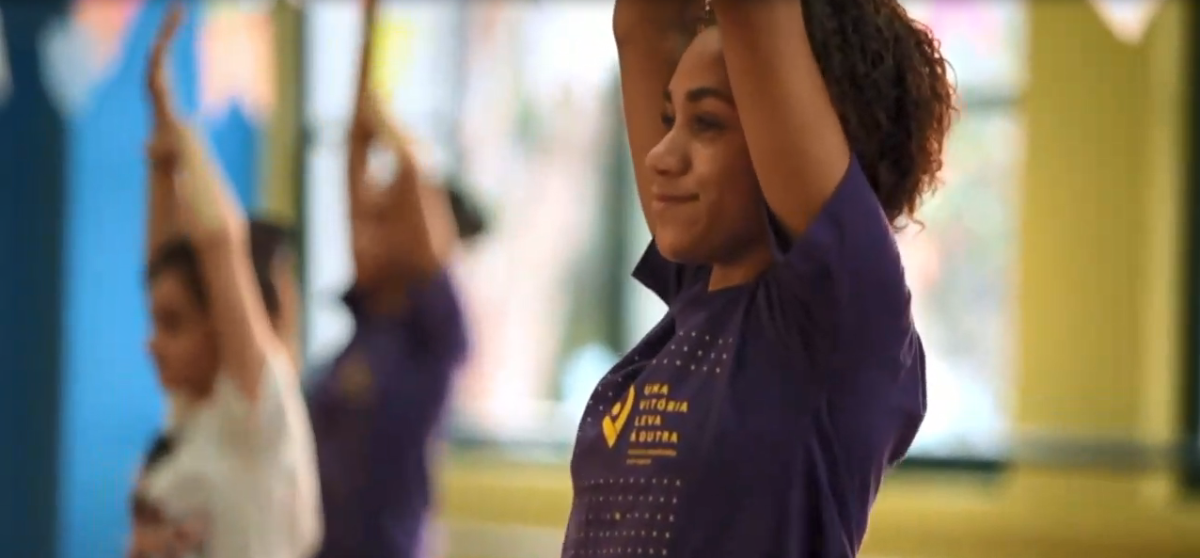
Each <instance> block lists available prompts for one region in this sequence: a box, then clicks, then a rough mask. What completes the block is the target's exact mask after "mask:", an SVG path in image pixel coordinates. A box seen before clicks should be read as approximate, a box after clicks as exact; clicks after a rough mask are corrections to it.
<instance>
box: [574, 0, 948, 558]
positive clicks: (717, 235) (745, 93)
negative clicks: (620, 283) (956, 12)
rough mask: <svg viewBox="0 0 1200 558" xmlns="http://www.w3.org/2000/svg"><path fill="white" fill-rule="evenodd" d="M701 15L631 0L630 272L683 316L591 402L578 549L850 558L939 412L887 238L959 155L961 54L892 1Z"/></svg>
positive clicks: (578, 462)
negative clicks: (949, 155) (955, 84)
mask: <svg viewBox="0 0 1200 558" xmlns="http://www.w3.org/2000/svg"><path fill="white" fill-rule="evenodd" d="M697 8H700V7H699V6H696V3H695V2H691V1H687V0H674V1H656V2H650V1H644V0H617V3H616V8H615V13H614V16H613V17H614V21H613V25H614V31H615V34H616V39H617V44H618V51H619V57H620V70H621V82H622V88H623V97H624V99H623V100H624V110H625V116H626V125H627V127H628V135H629V143H630V148H631V150H632V154H633V157H634V160H635V162H637V163H638V167H637V183H638V191H639V195H640V197H641V201H642V207H643V211H644V213H645V216H646V220H647V223H648V225H649V226H650V231H651V233H652V236H653V238H654V241H653V243H652V244H651V246H650V247H649V248H648V249H647V250H646V253H645V255H644V257H643V258H642V260H641V261H640V263H639V264H638V265H637V268H636V269H635V271H634V277H635V278H637V279H638V280H639V281H640V282H642V283H643V284H644V285H645V286H646V287H647V288H649V289H651V290H652V291H654V292H655V293H656V294H658V296H660V297H661V298H662V299H663V300H664V301H665V302H666V303H667V305H668V306H669V310H668V312H667V315H666V316H665V317H664V318H663V320H662V321H661V322H660V323H659V324H658V326H656V327H655V328H654V329H653V330H651V331H650V332H649V333H648V334H647V335H646V337H645V338H644V339H643V340H642V341H641V342H640V343H639V344H638V345H637V346H636V347H635V348H634V349H633V350H632V351H631V352H630V353H629V354H628V356H626V357H625V358H624V359H623V360H622V361H621V362H620V363H619V364H618V365H617V366H616V368H614V370H613V371H612V372H610V373H609V374H608V375H607V376H606V377H605V378H604V379H603V380H602V381H601V382H600V384H599V385H598V386H597V388H596V390H595V392H594V394H593V396H592V400H591V402H590V403H589V407H588V411H587V412H586V413H585V416H584V418H583V421H582V424H581V425H580V431H579V435H578V438H577V441H576V445H575V454H574V458H573V460H572V463H571V474H572V479H573V486H574V501H573V506H572V511H571V515H570V520H569V527H568V529H567V532H566V537H565V541H564V544H563V556H599V555H606V556H647V555H648V556H677V557H678V556H684V557H696V556H722V557H724V556H737V557H739V558H754V557H766V556H773V557H784V556H790V557H796V558H801V557H803V558H810V557H818V556H819V557H822V558H835V557H837V558H841V557H850V556H854V555H856V554H857V552H858V549H859V546H860V544H861V542H862V539H863V534H864V532H865V530H866V527H867V516H868V513H869V510H870V508H871V504H872V502H873V501H874V499H875V496H876V493H877V491H878V489H879V485H880V482H881V479H882V477H883V474H884V472H885V470H886V469H887V468H888V467H889V466H890V465H892V464H894V463H895V462H896V461H897V460H899V459H900V458H901V457H902V456H903V455H904V453H905V451H906V449H907V448H908V446H909V444H910V443H911V441H912V439H913V437H914V436H915V434H916V432H917V429H918V427H919V426H920V424H921V420H922V417H923V415H924V413H925V386H924V362H923V361H924V359H923V352H922V347H921V342H920V338H919V337H918V335H917V332H916V330H915V329H914V327H913V323H912V318H911V314H910V307H909V302H910V300H909V294H908V290H907V288H906V286H905V279H904V269H903V266H902V264H901V261H900V257H899V254H898V252H897V248H896V243H895V241H894V239H893V236H892V232H893V231H894V230H895V229H896V228H899V227H901V226H903V225H904V224H905V223H907V222H909V221H911V220H912V216H913V212H914V211H915V210H916V208H917V206H918V204H919V202H920V200H921V199H922V197H923V196H925V195H927V194H928V193H930V192H931V191H932V189H933V187H934V184H935V180H936V173H937V171H938V170H939V169H940V167H941V151H942V143H943V140H944V139H945V135H946V132H947V129H948V128H949V125H950V122H951V119H952V115H953V111H954V109H953V92H952V86H951V85H950V83H949V81H948V79H947V67H946V62H945V60H943V58H942V56H941V55H940V54H939V52H938V46H937V42H936V40H935V39H934V38H933V37H931V36H930V34H929V31H928V29H926V28H925V27H923V26H921V25H920V24H918V23H916V22H914V21H912V20H911V19H910V18H909V17H908V16H907V15H906V13H905V11H904V9H903V8H902V7H901V6H900V4H899V2H898V1H897V0H839V1H828V2H826V1H815V0H756V1H753V2H744V1H740V0H712V3H711V9H710V10H708V14H709V17H710V20H709V22H708V24H707V25H704V26H703V29H702V30H701V31H699V32H698V33H697V32H696V26H695V22H696V21H697V19H699V18H698V17H688V14H689V13H691V14H696V15H698V12H699V11H701V10H700V9H697ZM692 10H694V11H692Z"/></svg>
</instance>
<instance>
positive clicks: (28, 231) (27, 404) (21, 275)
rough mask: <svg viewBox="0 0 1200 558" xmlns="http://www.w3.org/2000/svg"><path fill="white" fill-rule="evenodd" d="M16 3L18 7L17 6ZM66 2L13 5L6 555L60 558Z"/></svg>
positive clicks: (7, 14)
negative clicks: (57, 58) (60, 100)
mask: <svg viewBox="0 0 1200 558" xmlns="http://www.w3.org/2000/svg"><path fill="white" fill-rule="evenodd" d="M12 4H15V5H12ZM63 4H64V3H63V2H61V1H52V2H21V3H8V4H6V5H4V7H3V10H4V11H3V14H4V23H5V31H6V33H5V42H6V46H7V48H8V55H9V63H10V69H11V70H12V79H13V82H14V83H15V84H16V88H15V90H14V92H13V95H12V96H11V97H9V98H8V99H7V101H6V102H4V104H0V352H2V354H3V355H4V364H3V365H0V366H2V368H0V441H2V444H0V448H2V449H0V479H3V482H4V485H3V487H4V488H3V495H2V496H0V541H2V542H0V545H2V546H3V548H2V549H0V556H6V557H7V556H13V557H17V556H21V557H25V556H29V557H40V556H53V555H54V543H55V533H54V517H55V487H56V485H57V482H56V481H57V478H56V476H55V475H54V473H53V471H54V466H55V463H56V461H57V439H58V436H57V432H58V410H59V401H58V394H59V369H60V367H59V363H60V360H59V359H60V345H59V341H60V337H59V332H60V325H61V324H60V319H61V316H62V315H61V312H60V309H61V307H60V304H59V303H60V294H61V292H60V287H61V282H60V280H59V279H60V277H61V273H60V271H61V270H60V257H59V256H60V254H61V250H60V246H61V241H62V236H61V230H62V209H63V192H64V185H63V171H62V158H61V155H62V151H63V149H62V148H63V143H64V138H63V123H62V121H61V119H60V118H59V117H58V114H57V113H56V112H55V111H54V109H53V108H52V107H51V105H50V102H49V99H48V98H47V96H46V92H45V90H44V89H43V87H42V84H41V77H40V66H39V64H38V56H37V40H38V37H39V35H40V32H41V31H42V29H43V28H44V27H45V25H46V24H47V23H48V22H49V21H50V20H51V19H52V18H54V17H55V16H56V15H57V14H59V13H61V12H62V9H63Z"/></svg>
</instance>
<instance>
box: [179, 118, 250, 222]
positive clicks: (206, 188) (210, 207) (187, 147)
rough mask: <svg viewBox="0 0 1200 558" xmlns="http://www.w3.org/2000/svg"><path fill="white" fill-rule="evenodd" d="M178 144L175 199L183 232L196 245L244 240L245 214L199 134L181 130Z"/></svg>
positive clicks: (184, 127) (186, 128) (186, 129)
mask: <svg viewBox="0 0 1200 558" xmlns="http://www.w3.org/2000/svg"><path fill="white" fill-rule="evenodd" d="M179 143H180V152H181V153H180V157H181V161H180V162H181V166H180V170H181V171H182V172H181V176H180V177H179V180H178V182H177V186H176V195H177V196H179V202H180V203H179V204H178V207H179V211H180V222H181V224H182V225H183V226H184V229H185V230H184V232H185V233H186V234H187V235H188V236H189V237H190V238H191V239H192V241H193V242H196V243H197V244H203V243H206V242H210V241H215V240H228V239H233V238H241V237H244V236H245V235H246V234H247V228H248V222H247V220H246V216H245V213H244V212H243V211H242V209H241V207H240V206H239V205H238V203H237V201H236V200H235V199H234V198H233V193H232V192H231V191H230V188H229V186H228V181H227V180H226V178H225V176H224V172H223V171H222V170H221V167H220V165H218V164H217V162H216V161H214V160H213V158H212V156H211V155H210V154H209V151H208V148H207V145H206V144H205V142H204V140H203V139H202V138H201V137H200V134H199V133H197V132H196V131H195V130H194V129H192V128H191V127H188V126H181V127H180V129H179Z"/></svg>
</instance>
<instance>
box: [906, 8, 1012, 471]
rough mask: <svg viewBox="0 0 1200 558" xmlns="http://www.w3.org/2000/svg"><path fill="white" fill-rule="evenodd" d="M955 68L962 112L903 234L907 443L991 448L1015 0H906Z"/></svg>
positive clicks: (996, 430) (1000, 353)
mask: <svg viewBox="0 0 1200 558" xmlns="http://www.w3.org/2000/svg"><path fill="white" fill-rule="evenodd" d="M906 5H907V6H908V7H909V10H910V14H911V15H912V16H913V17H915V18H916V19H918V20H920V21H922V22H924V23H925V24H927V25H929V27H930V28H932V29H933V31H934V34H935V35H936V36H937V37H938V38H939V39H940V40H941V41H942V52H943V54H944V55H945V56H946V58H947V59H948V60H949V61H950V63H951V65H953V67H954V69H955V73H956V75H957V83H958V93H959V97H960V104H961V106H962V116H961V118H960V119H959V121H958V123H957V126H956V127H955V128H953V130H952V132H951V136H950V138H949V142H948V145H947V152H946V159H945V168H944V169H943V179H944V184H943V186H942V189H941V190H940V191H939V192H938V194H937V196H935V197H934V198H933V199H932V200H931V201H930V202H929V203H927V204H926V205H925V207H924V208H923V209H922V211H921V214H920V218H921V220H922V221H923V222H924V228H923V229H922V228H921V227H912V228H910V230H908V231H906V232H905V233H903V234H902V235H901V238H900V245H901V253H902V255H903V257H904V261H905V266H906V268H907V269H908V281H909V287H910V288H911V289H912V293H913V306H914V314H915V318H916V320H917V325H918V328H919V329H920V331H921V334H922V337H923V340H924V342H925V350H926V357H927V374H928V377H927V381H928V385H929V410H928V415H927V417H926V420H925V423H924V425H923V426H922V429H921V433H920V434H919V435H918V437H917V440H916V442H915V443H914V446H913V450H912V453H913V454H914V455H917V456H922V457H953V458H963V457H973V458H998V457H1001V456H1002V454H1003V451H1004V447H1005V443H1006V440H1007V436H1008V428H1009V412H1008V408H1009V387H1010V385H1011V378H1012V370H1013V356H1014V351H1013V341H1014V340H1015V339H1016V336H1015V327H1016V323H1017V322H1016V320H1015V316H1014V315H1013V311H1014V308H1015V304H1014V303H1013V300H1014V299H1013V290H1012V286H1013V284H1014V279H1015V277H1016V270H1015V268H1014V265H1015V263H1016V262H1017V258H1016V256H1017V254H1016V253H1015V249H1016V246H1017V237H1016V234H1017V224H1018V222H1019V221H1018V219H1017V210H1018V208H1019V207H1020V199H1019V192H1020V188H1019V182H1018V180H1019V175H1020V171H1021V168H1022V165H1023V155H1022V151H1023V148H1024V136H1023V122H1022V120H1021V111H1020V97H1021V93H1022V91H1023V90H1024V85H1025V69H1024V68H1025V64H1026V48H1025V33H1026V29H1025V25H1026V20H1025V7H1024V4H1023V3H1021V2H989V1H987V0H970V1H965V2H950V1H948V0H912V1H909V2H906Z"/></svg>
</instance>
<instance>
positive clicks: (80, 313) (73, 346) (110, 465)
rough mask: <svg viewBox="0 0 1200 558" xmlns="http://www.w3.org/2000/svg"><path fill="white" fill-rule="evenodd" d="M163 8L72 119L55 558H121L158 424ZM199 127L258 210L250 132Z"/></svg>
mask: <svg viewBox="0 0 1200 558" xmlns="http://www.w3.org/2000/svg"><path fill="white" fill-rule="evenodd" d="M189 5H190V6H192V7H193V8H195V6H196V5H197V4H194V3H189ZM165 8H166V3H165V2H161V1H152V2H148V3H147V7H145V8H143V9H142V12H141V13H140V14H139V15H138V16H137V18H136V21H135V22H134V23H133V24H131V26H130V29H129V32H128V33H129V34H128V38H127V41H126V44H125V47H124V48H125V51H124V54H123V55H122V56H121V60H120V61H119V62H117V63H115V64H114V66H113V67H112V69H111V73H110V74H109V75H108V76H107V78H106V79H105V81H104V82H103V83H101V84H98V85H97V86H96V88H95V89H93V90H92V92H91V94H90V95H89V97H88V99H87V102H86V103H85V104H84V105H83V106H82V107H81V108H80V109H79V111H78V112H77V113H76V114H72V115H70V117H69V118H68V119H67V130H68V134H67V145H68V150H67V153H68V159H69V162H68V165H67V181H66V184H67V192H66V204H65V215H66V219H65V242H64V244H63V246H64V252H63V266H64V270H63V273H64V277H65V283H64V287H63V291H64V296H63V303H64V309H63V317H64V328H63V344H64V350H63V372H62V408H63V413H62V417H61V420H62V425H61V430H60V432H61V435H60V439H59V448H60V455H59V470H60V472H61V475H60V478H61V481H60V487H59V494H58V502H59V505H60V508H59V509H60V513H59V515H58V533H59V536H60V540H59V545H60V548H59V552H58V555H59V556H60V557H62V558H93V557H108V556H120V555H121V552H122V550H123V548H124V544H125V540H126V535H127V533H128V517H127V513H126V510H127V508H128V505H127V499H128V495H129V491H130V488H131V486H132V481H133V478H134V474H135V472H136V470H137V464H138V462H139V460H140V458H141V453H142V452H143V451H144V449H145V448H146V445H147V443H148V442H149V440H150V438H151V437H152V435H153V433H154V431H155V430H157V428H158V426H159V425H160V424H161V420H162V418H163V414H164V407H163V400H162V397H161V394H160V391H159V389H158V386H157V383H156V380H155V375H154V372H153V370H152V368H151V362H150V359H149V357H148V356H147V354H146V351H145V339H146V337H147V335H148V323H149V321H148V318H147V315H146V300H145V291H144V284H143V281H142V273H143V266H144V261H143V258H144V254H143V239H144V236H143V235H144V228H145V204H146V191H145V183H146V182H145V181H146V175H145V168H144V159H143V154H144V145H145V141H146V136H147V132H148V130H149V126H150V121H149V116H150V115H149V111H148V102H147V99H146V98H145V95H144V92H143V74H144V71H145V66H144V65H145V60H146V56H147V53H148V52H149V48H150V45H151V43H152V41H153V37H154V34H155V32H156V30H157V25H158V23H159V22H160V21H161V19H162V17H163V15H164V13H165ZM187 21H188V23H187V24H186V25H185V27H184V28H182V29H181V30H180V34H179V37H178V38H177V40H176V45H175V48H174V51H173V54H172V56H173V60H172V63H173V65H174V68H173V73H174V77H175V85H176V92H177V93H178V95H179V101H180V106H181V108H182V109H183V110H185V111H187V112H188V113H189V114H190V113H194V112H195V110H196V104H197V91H198V88H197V83H198V82H197V80H198V76H197V64H196V52H195V49H194V44H195V38H196V34H197V31H198V27H199V25H198V23H197V18H196V17H189V18H188V20H187ZM205 127H206V129H207V130H208V132H209V137H210V140H211V141H212V142H213V145H214V148H215V149H216V151H217V153H218V156H219V158H220V159H221V161H222V163H223V164H224V166H225V169H226V172H227V174H228V175H229V176H230V178H231V179H232V180H233V182H234V183H235V185H236V187H237V189H238V191H239V194H240V195H241V197H242V200H243V203H247V204H248V206H249V207H255V206H256V205H257V196H256V195H254V192H255V190H256V187H255V186H256V185H255V183H254V182H255V181H256V177H257V175H258V173H257V152H258V145H257V144H258V133H257V132H256V130H255V129H254V125H253V124H252V123H251V122H250V121H249V120H248V119H247V118H246V117H245V116H244V115H242V114H241V113H240V112H239V111H233V112H231V113H230V114H229V115H228V116H227V117H225V118H223V119H221V120H220V121H217V122H207V123H205ZM0 540H3V539H0Z"/></svg>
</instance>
